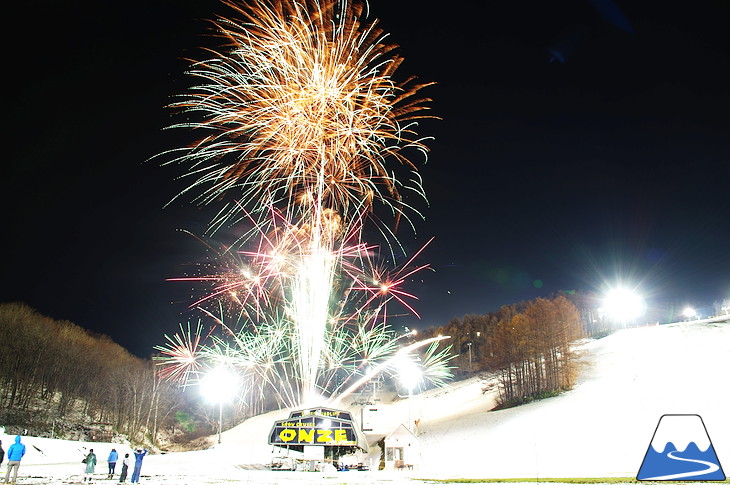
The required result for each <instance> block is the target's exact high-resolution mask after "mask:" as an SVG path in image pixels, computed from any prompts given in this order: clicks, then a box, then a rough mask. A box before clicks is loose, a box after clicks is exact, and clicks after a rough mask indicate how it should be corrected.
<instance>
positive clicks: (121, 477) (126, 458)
mask: <svg viewBox="0 0 730 485" xmlns="http://www.w3.org/2000/svg"><path fill="white" fill-rule="evenodd" d="M128 469H129V453H125V454H124V459H123V460H122V474H121V475H119V483H124V482H126V481H127V470H128Z"/></svg>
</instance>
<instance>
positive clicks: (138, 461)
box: [131, 448, 147, 483]
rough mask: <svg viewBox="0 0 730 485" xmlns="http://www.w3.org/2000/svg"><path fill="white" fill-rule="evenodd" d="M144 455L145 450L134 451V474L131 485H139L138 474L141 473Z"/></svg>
mask: <svg viewBox="0 0 730 485" xmlns="http://www.w3.org/2000/svg"><path fill="white" fill-rule="evenodd" d="M146 454H147V450H146V449H145V450H143V449H141V448H137V449H136V450H134V472H133V473H132V481H131V483H139V473H140V472H141V471H142V459H143V458H144V456H145V455H146Z"/></svg>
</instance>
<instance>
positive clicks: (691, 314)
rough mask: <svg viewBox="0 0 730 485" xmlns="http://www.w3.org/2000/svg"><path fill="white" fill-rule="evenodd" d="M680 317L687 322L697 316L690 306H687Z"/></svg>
mask: <svg viewBox="0 0 730 485" xmlns="http://www.w3.org/2000/svg"><path fill="white" fill-rule="evenodd" d="M682 315H684V316H685V318H687V320H691V319H693V318H694V317H696V316H697V312H696V311H695V309H694V308H692V307H691V306H688V307H687V308H685V309H684V310H683V311H682Z"/></svg>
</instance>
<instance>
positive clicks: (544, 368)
mask: <svg viewBox="0 0 730 485" xmlns="http://www.w3.org/2000/svg"><path fill="white" fill-rule="evenodd" d="M586 330H587V328H586V325H585V324H584V322H583V320H582V318H581V312H580V311H579V310H578V308H577V307H576V305H575V304H574V303H573V302H571V301H570V300H569V299H568V298H567V297H566V296H565V295H559V296H557V297H554V298H538V299H536V300H532V301H528V302H521V303H516V304H513V305H505V306H503V307H501V308H500V309H499V310H498V311H496V312H492V313H487V314H484V315H465V316H464V317H462V318H453V319H451V320H450V321H449V322H448V323H447V324H446V325H445V326H442V327H436V328H431V329H429V330H428V331H427V334H430V335H438V334H442V335H450V336H451V338H452V342H453V351H454V353H455V356H454V359H453V361H452V362H453V365H454V366H455V374H456V375H461V376H466V375H469V374H475V373H487V372H488V373H493V374H496V375H497V376H498V380H499V398H498V401H499V404H500V405H501V406H511V405H515V404H519V403H523V402H526V401H529V400H532V399H535V398H540V397H545V396H549V395H554V394H556V393H558V392H561V391H564V390H567V389H570V388H571V387H572V385H573V383H574V380H575V376H576V372H577V371H576V359H575V352H574V351H573V349H572V347H571V346H572V344H573V343H574V342H575V341H576V340H577V339H579V338H581V337H582V336H584V335H586Z"/></svg>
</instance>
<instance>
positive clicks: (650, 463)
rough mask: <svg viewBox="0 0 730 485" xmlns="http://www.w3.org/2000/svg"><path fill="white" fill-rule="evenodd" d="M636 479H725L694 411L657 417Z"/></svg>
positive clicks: (708, 439)
mask: <svg viewBox="0 0 730 485" xmlns="http://www.w3.org/2000/svg"><path fill="white" fill-rule="evenodd" d="M636 479H637V480H654V481H658V480H680V479H681V480H686V481H693V480H701V481H715V480H717V481H721V480H725V473H724V472H723V470H722V466H720V461H719V460H718V459H717V454H716V453H715V448H713V446H712V442H711V441H710V435H709V434H708V433H707V429H706V428H705V423H704V422H703V421H702V418H701V417H700V416H698V415H697V414H665V415H664V416H662V417H661V418H660V419H659V424H657V427H656V430H655V431H654V436H653V437H652V439H651V443H649V449H647V450H646V455H645V456H644V461H643V462H642V464H641V468H640V469H639V473H638V475H637V476H636Z"/></svg>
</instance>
